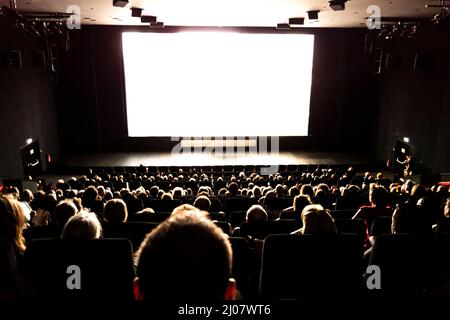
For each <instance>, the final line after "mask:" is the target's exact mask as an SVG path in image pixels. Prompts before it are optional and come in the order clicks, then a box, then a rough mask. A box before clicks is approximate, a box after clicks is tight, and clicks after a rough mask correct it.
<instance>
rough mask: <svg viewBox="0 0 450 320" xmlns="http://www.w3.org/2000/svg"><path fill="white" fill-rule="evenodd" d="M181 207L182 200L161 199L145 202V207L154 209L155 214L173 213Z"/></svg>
mask: <svg viewBox="0 0 450 320" xmlns="http://www.w3.org/2000/svg"><path fill="white" fill-rule="evenodd" d="M180 205H181V200H180V199H174V200H160V199H148V200H147V201H145V203H144V206H145V207H146V208H152V209H153V210H155V212H172V211H173V209H175V208H176V207H178V206H180Z"/></svg>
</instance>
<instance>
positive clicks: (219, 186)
mask: <svg viewBox="0 0 450 320" xmlns="http://www.w3.org/2000/svg"><path fill="white" fill-rule="evenodd" d="M165 171H167V170H165ZM171 172H172V173H167V172H163V171H162V170H161V171H158V172H152V173H150V172H146V173H145V174H139V173H133V174H127V175H125V174H123V175H117V174H111V175H109V174H108V175H101V177H99V176H96V175H95V173H94V172H92V173H91V174H90V175H89V176H88V177H81V178H76V177H73V178H71V179H69V180H67V183H65V182H64V181H58V183H57V187H58V189H55V190H50V189H45V191H44V190H41V191H38V192H36V193H35V194H34V195H33V194H32V193H31V191H29V190H24V191H23V192H22V194H21V198H20V199H21V201H22V203H21V204H19V202H18V201H17V200H15V199H19V190H18V189H17V188H7V189H6V190H5V191H6V193H7V195H6V196H1V197H0V238H3V239H7V240H8V241H10V242H11V243H13V244H14V247H15V249H16V254H17V256H18V257H21V256H22V254H23V252H24V251H25V249H26V245H25V239H24V237H23V230H24V228H26V227H27V223H26V222H27V220H29V219H28V218H27V217H26V215H25V214H24V211H23V209H24V208H25V207H24V206H25V205H28V207H30V208H32V209H33V210H30V212H31V214H30V218H31V220H30V226H31V227H30V230H34V229H33V228H35V227H36V226H42V225H44V226H45V225H48V226H50V227H53V228H54V227H56V228H57V229H58V230H59V231H61V230H62V232H60V234H61V238H62V239H69V240H90V239H98V238H100V237H101V236H102V227H101V224H100V221H99V219H100V220H102V219H104V221H105V222H106V223H107V224H108V225H109V224H119V223H120V224H122V223H127V221H128V220H130V221H151V222H153V223H154V225H153V226H152V228H154V227H155V226H156V223H159V225H158V226H157V227H156V228H155V229H153V231H152V232H151V233H150V234H148V235H147V236H146V238H145V240H144V241H143V242H142V244H141V247H140V249H139V250H138V252H137V256H136V262H137V278H136V280H135V296H136V298H137V299H153V300H154V299H162V300H167V299H186V298H189V299H193V300H204V299H208V300H209V299H213V300H222V299H232V298H234V297H235V294H236V288H235V284H234V281H233V280H232V279H231V262H232V252H231V247H230V243H229V241H228V236H226V235H225V234H224V233H223V232H222V231H221V230H220V229H219V228H218V227H216V226H215V225H214V223H213V222H212V221H211V220H210V218H209V215H208V212H211V211H212V212H218V211H220V210H224V208H226V207H225V201H226V200H227V199H226V198H227V197H233V198H235V199H233V201H235V200H236V203H237V205H238V206H241V207H240V209H239V210H236V211H237V212H233V213H238V215H233V216H234V217H236V216H237V217H238V220H237V221H238V222H237V223H236V222H235V223H233V222H231V220H230V218H231V216H232V212H226V211H225V210H224V211H225V219H226V220H225V221H224V222H226V221H229V222H230V223H233V226H237V225H239V224H241V223H242V222H245V226H246V227H247V226H249V228H247V229H246V232H248V231H252V230H253V229H255V230H256V229H258V228H259V226H266V225H267V226H271V228H272V222H274V223H273V225H274V226H275V225H277V224H276V223H278V221H272V220H275V219H277V218H278V213H280V210H278V208H275V206H273V205H272V204H273V203H276V202H277V201H279V202H280V203H283V204H284V203H293V205H292V206H290V207H288V208H285V209H284V210H281V214H280V216H279V217H280V219H281V220H283V219H295V220H297V223H296V224H295V225H294V228H291V229H289V232H290V230H295V228H299V227H300V226H302V227H301V228H300V229H298V230H296V231H294V232H292V234H300V235H329V234H336V233H337V227H336V223H335V220H334V218H336V217H338V218H339V220H341V217H339V216H338V215H337V214H338V213H339V212H338V211H337V210H336V211H330V210H329V209H330V208H335V203H336V204H337V202H338V201H339V200H342V199H343V198H346V197H347V199H348V200H349V201H348V202H346V201H341V202H340V205H343V206H344V207H343V208H342V209H343V211H350V210H352V209H353V208H355V209H356V208H359V209H358V210H357V212H356V213H355V212H354V211H353V212H351V211H350V212H351V213H352V215H353V217H352V219H362V220H364V222H365V225H366V249H367V248H369V247H370V242H369V241H368V234H369V230H370V227H371V225H372V223H373V221H374V220H375V219H376V218H378V217H383V216H387V217H391V221H392V225H391V232H392V233H393V234H398V233H413V234H426V233H429V232H430V231H431V225H432V224H435V226H434V230H435V231H436V232H439V233H442V232H450V198H449V192H448V188H445V187H442V186H437V185H436V186H433V187H432V188H430V187H428V186H424V185H420V184H416V183H414V182H412V181H411V180H407V181H406V182H404V183H398V182H394V183H390V182H389V183H390V185H389V183H386V181H388V179H386V178H385V177H383V175H382V174H380V173H378V174H377V175H376V178H374V177H373V176H372V175H371V174H370V172H368V173H366V174H364V176H362V175H359V176H358V175H357V173H356V172H355V170H354V169H351V170H347V171H343V172H338V171H335V170H333V169H317V170H315V171H312V172H292V173H289V174H286V176H285V177H283V176H281V175H280V174H273V175H271V176H262V175H258V174H257V173H255V172H253V173H248V172H245V171H238V172H239V173H238V174H236V176H233V175H231V174H230V175H227V174H225V173H223V172H222V173H220V174H217V175H216V174H212V173H211V174H209V173H208V174H205V173H203V172H201V171H197V172H196V171H195V170H192V171H191V170H189V171H188V170H184V171H178V174H175V173H174V171H171ZM283 175H284V174H283ZM286 177H287V178H286ZM128 185H129V186H132V187H131V188H129V187H128ZM384 186H386V187H384ZM286 198H287V199H286ZM367 198H368V199H369V202H370V205H367V206H365V205H364V206H361V204H362V203H366V202H362V201H361V200H358V201H359V202H354V201H353V200H354V199H367ZM155 199H164V200H172V199H177V202H178V201H181V203H182V205H181V206H179V207H177V208H175V209H174V210H172V213H171V214H170V215H169V214H168V212H170V211H171V209H172V208H173V207H170V209H169V208H168V209H167V210H158V212H156V213H155V212H154V211H153V210H152V209H150V208H148V206H149V203H151V202H152V201H154V200H155ZM241 200H242V202H239V201H241ZM285 200H288V201H286V202H284V201H285ZM290 201H292V202H290ZM161 202H162V203H165V202H167V204H168V205H169V204H170V203H171V201H161ZM352 202H353V204H354V203H359V205H358V206H355V207H350V206H351V205H352ZM256 203H257V204H256ZM312 203H313V204H312ZM190 204H193V205H190ZM391 205H392V207H395V206H396V209H395V210H393V209H392V208H391ZM83 207H85V208H86V209H89V210H84V209H82V208H83ZM142 208H144V209H142ZM100 209H101V210H100ZM340 209H341V208H340ZM88 211H92V212H88ZM159 211H160V212H159ZM355 211H356V210H355ZM436 211H437V212H438V213H439V216H437V214H436ZM94 212H95V213H94ZM442 212H443V214H442ZM217 217H218V218H220V217H221V216H220V215H217ZM346 217H347V218H346V219H347V220H349V218H348V217H349V216H348V215H347V216H346ZM164 219H165V220H164ZM102 221H103V220H102ZM161 221H163V222H161ZM267 221H270V222H268V223H266V222H267ZM282 222H284V221H282ZM216 223H217V222H216ZM287 223H290V224H293V223H294V222H293V221H290V222H289V221H287ZM279 225H282V224H281V223H280V224H279ZM104 226H105V230H107V229H106V228H107V225H106V224H105V225H104ZM255 226H256V227H255ZM277 226H278V225H277ZM339 227H340V228H341V224H339ZM45 228H47V227H45ZM242 228H244V225H242ZM260 229H261V230H260V231H261V232H262V233H264V234H265V235H264V236H263V237H260V238H258V237H253V236H251V237H250V236H248V235H250V233H248V235H241V234H240V233H239V228H235V229H234V230H233V233H232V234H233V235H234V236H236V235H240V236H246V237H247V238H246V239H247V240H249V241H248V245H249V248H250V250H252V252H254V253H255V255H256V256H258V254H259V256H258V258H255V260H256V261H259V260H258V259H260V258H261V256H260V254H261V252H262V248H263V244H264V238H265V237H266V236H267V232H268V230H269V228H266V229H267V230H266V229H265V228H260ZM149 230H151V229H149ZM270 230H272V229H270ZM253 231H254V230H253ZM339 231H340V232H344V231H341V229H339ZM242 232H243V233H245V232H244V229H242ZM270 233H273V231H270V232H269V234H270ZM144 234H145V233H144ZM106 236H107V235H106ZM27 239H28V234H27ZM141 239H142V238H141ZM231 239H233V238H231ZM139 241H140V240H139ZM139 241H138V243H139ZM374 241H376V240H374ZM370 252H371V251H370V250H368V251H367V254H366V257H367V256H368V255H369V254H370ZM19 259H20V258H19ZM253 277H255V278H257V277H258V276H257V275H255V274H253ZM238 284H239V283H238Z"/></svg>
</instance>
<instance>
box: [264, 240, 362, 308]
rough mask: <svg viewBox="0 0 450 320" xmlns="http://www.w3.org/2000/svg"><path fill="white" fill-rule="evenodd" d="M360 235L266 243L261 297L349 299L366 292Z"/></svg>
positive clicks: (266, 241) (267, 241)
mask: <svg viewBox="0 0 450 320" xmlns="http://www.w3.org/2000/svg"><path fill="white" fill-rule="evenodd" d="M362 256H363V252H362V247H361V245H360V241H359V239H358V236H357V235H354V234H337V235H331V236H313V235H279V234H278V235H270V236H268V237H267V238H266V240H265V241H264V247H263V254H262V263H261V278H260V288H259V289H260V295H261V297H262V298H264V299H305V300H310V299H311V300H320V299H327V298H328V299H336V300H337V299H347V298H353V297H355V296H357V295H358V294H359V293H360V291H361V290H362V285H363V281H362Z"/></svg>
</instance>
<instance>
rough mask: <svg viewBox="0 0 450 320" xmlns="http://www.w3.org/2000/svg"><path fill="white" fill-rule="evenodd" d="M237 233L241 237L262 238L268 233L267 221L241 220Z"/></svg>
mask: <svg viewBox="0 0 450 320" xmlns="http://www.w3.org/2000/svg"><path fill="white" fill-rule="evenodd" d="M239 235H240V236H241V237H251V238H256V239H260V240H264V238H265V237H267V236H268V235H269V229H268V225H267V222H266V221H264V222H257V223H256V222H254V223H248V222H243V223H241V225H240V228H239Z"/></svg>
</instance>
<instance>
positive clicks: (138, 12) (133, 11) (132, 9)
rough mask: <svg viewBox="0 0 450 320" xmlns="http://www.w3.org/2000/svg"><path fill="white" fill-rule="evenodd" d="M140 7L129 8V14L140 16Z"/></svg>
mask: <svg viewBox="0 0 450 320" xmlns="http://www.w3.org/2000/svg"><path fill="white" fill-rule="evenodd" d="M142 10H143V9H142V8H131V16H132V17H135V18H140V17H141V15H142Z"/></svg>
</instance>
